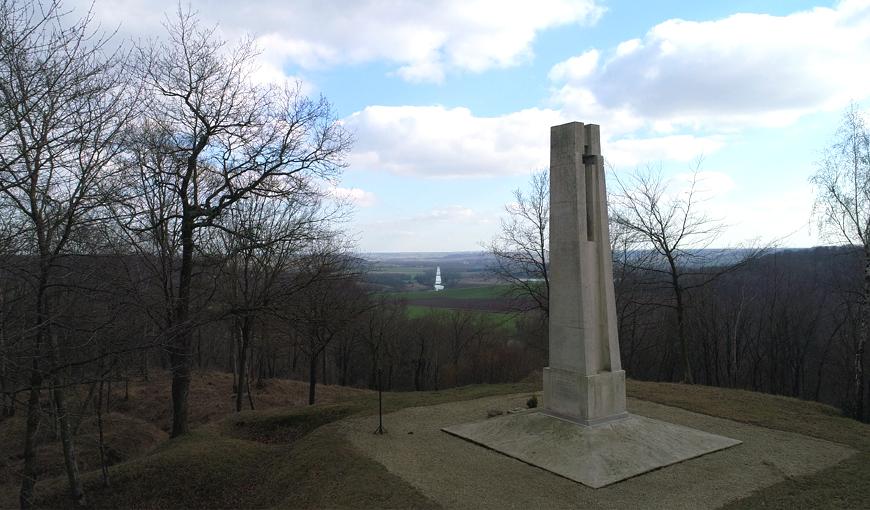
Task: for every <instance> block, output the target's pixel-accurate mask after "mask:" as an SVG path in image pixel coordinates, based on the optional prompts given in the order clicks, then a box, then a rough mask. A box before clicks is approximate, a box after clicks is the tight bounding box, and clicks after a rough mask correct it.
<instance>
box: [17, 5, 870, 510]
mask: <svg viewBox="0 0 870 510" xmlns="http://www.w3.org/2000/svg"><path fill="white" fill-rule="evenodd" d="M65 12H66V11H65V10H64V9H63V7H62V6H60V5H57V4H52V5H48V4H45V5H31V4H29V3H27V2H18V1H2V2H0V413H2V416H3V417H4V418H11V417H13V416H14V417H19V418H20V417H22V416H23V417H25V418H26V427H25V430H24V437H23V439H22V442H21V444H22V445H23V451H21V452H18V453H16V454H15V458H16V459H19V460H20V462H21V472H20V478H21V505H22V507H27V506H28V505H29V502H30V501H31V498H32V495H33V490H34V484H35V483H36V481H37V479H38V473H39V471H40V467H39V465H38V459H37V456H36V454H35V452H36V449H37V447H38V441H39V437H40V434H39V431H40V429H41V428H43V429H44V428H45V427H49V428H51V429H52V430H54V431H56V434H57V435H58V436H59V437H60V438H61V443H62V455H63V457H64V461H65V466H66V474H67V478H68V481H69V485H70V487H71V491H72V494H73V498H74V499H81V498H84V492H83V488H82V485H81V481H80V474H79V472H78V467H77V466H78V464H77V460H76V451H77V450H76V434H77V430H78V428H79V424H80V423H81V422H82V420H84V419H85V418H88V417H92V416H97V417H98V418H99V417H100V416H101V415H102V413H105V412H106V411H107V408H108V407H109V405H110V403H109V402H108V398H107V397H106V395H108V394H109V393H108V392H109V391H110V388H111V387H112V386H114V388H115V389H116V390H117V389H118V388H120V387H123V386H124V385H126V384H128V383H129V382H130V381H131V380H142V379H147V378H148V377H150V376H151V374H153V372H154V371H156V370H161V371H168V372H169V373H170V374H171V381H172V383H171V405H172V410H171V411H172V413H171V416H172V422H171V430H170V432H171V434H172V435H173V436H179V435H183V434H185V433H187V432H188V431H189V429H190V420H189V418H188V416H189V405H188V395H189V387H190V380H191V373H192V371H194V370H205V369H207V370H217V371H222V372H226V373H231V374H233V381H234V384H233V393H232V395H227V398H232V399H233V402H234V406H235V409H236V410H242V409H246V408H256V406H257V402H256V399H255V397H254V395H253V394H252V392H251V391H250V388H252V387H255V386H257V385H263V384H266V381H268V380H269V379H274V378H293V379H299V380H304V381H307V382H308V383H309V403H311V404H313V403H316V402H317V401H318V400H317V398H318V395H317V385H318V384H321V383H329V384H340V385H353V386H359V387H369V388H375V387H377V386H378V384H381V385H382V386H383V388H384V389H385V390H393V391H398V390H402V391H404V390H431V389H439V388H445V387H449V386H457V385H465V384H471V383H497V382H511V381H518V380H521V379H524V378H526V377H530V376H534V373H535V371H536V370H537V369H540V368H541V367H542V366H544V365H545V364H546V359H547V352H546V345H547V338H546V330H547V327H546V311H547V308H546V298H547V293H546V289H547V286H546V283H547V276H546V257H545V253H546V228H547V225H546V217H547V210H546V209H547V197H546V196H545V195H546V190H547V185H548V184H547V183H546V179H545V177H543V176H538V177H536V179H535V180H534V181H533V183H532V184H533V185H532V188H531V189H530V190H526V191H522V192H518V193H519V195H518V197H516V198H518V200H516V203H517V204H519V206H520V207H521V208H520V209H517V207H516V206H512V207H511V208H509V210H508V213H509V215H508V217H509V218H512V219H510V220H508V221H506V223H505V224H504V225H503V234H504V235H503V236H501V237H500V238H499V239H498V240H496V241H494V242H493V244H492V246H491V250H490V251H491V252H492V253H493V255H494V258H493V260H494V261H495V262H494V265H493V267H492V268H491V269H492V271H493V272H494V273H495V274H496V275H497V276H499V277H501V278H502V279H503V280H504V281H505V282H506V283H508V284H511V285H513V293H512V295H511V296H508V297H505V300H506V302H509V303H513V304H516V305H517V310H516V316H515V318H514V320H512V321H511V322H510V323H508V324H496V323H493V321H492V320H491V318H488V317H487V316H486V314H484V313H480V312H479V311H474V310H468V309H464V310H462V309H456V310H447V311H444V312H443V313H435V314H429V315H426V316H422V317H414V316H411V315H409V314H408V313H407V309H406V303H405V302H404V301H403V299H402V298H401V295H400V294H387V293H379V292H372V291H371V289H370V287H369V286H367V284H366V282H365V267H366V265H365V264H364V261H363V260H361V259H360V258H359V257H357V256H356V255H355V254H354V253H353V246H352V244H351V243H350V242H348V240H347V239H346V237H345V234H344V232H343V231H342V226H343V223H342V222H343V220H344V219H345V218H346V216H347V215H348V214H350V209H349V208H348V207H347V205H346V204H344V203H342V202H341V201H340V200H337V199H336V198H335V197H334V196H333V195H331V194H330V192H329V189H330V186H331V185H332V184H333V183H334V182H335V179H337V178H338V177H339V176H340V174H341V171H342V168H343V167H344V166H345V162H346V156H347V154H348V152H349V151H350V150H351V148H352V142H353V140H352V136H351V134H350V133H347V132H345V131H344V129H343V127H342V125H341V123H340V122H338V121H337V118H336V116H335V115H334V114H333V112H332V111H331V110H330V104H329V103H328V102H327V101H326V99H324V98H309V97H306V96H305V95H304V94H303V93H302V91H301V88H300V87H299V86H298V85H293V84H284V85H281V86H275V85H262V84H259V83H258V82H256V81H254V80H253V79H252V77H251V73H252V65H253V57H254V56H255V54H256V49H255V48H254V47H253V46H252V44H251V42H250V41H241V42H227V41H222V40H220V39H219V38H218V36H217V34H216V32H215V31H214V30H212V29H211V28H209V27H204V26H202V25H200V24H199V23H198V22H197V19H196V17H195V16H194V15H193V14H190V13H188V12H186V11H184V10H181V11H180V12H178V13H176V14H174V15H172V16H170V17H169V21H168V22H167V25H166V32H165V33H164V34H162V36H161V38H160V39H159V40H157V42H152V43H148V44H139V45H135V46H132V47H131V46H129V45H127V44H126V43H124V44H121V43H120V42H118V41H115V40H113V39H112V38H111V37H109V36H107V35H106V34H104V33H102V32H100V31H99V30H98V29H97V28H95V27H94V26H93V24H92V23H90V20H89V19H88V18H85V19H71V18H70V16H69V15H67V14H65ZM851 115H852V117H850V118H851V119H852V121H853V125H852V131H851V132H850V133H851V135H853V138H849V139H848V140H850V141H851V142H850V143H853V144H852V145H851V146H849V147H846V146H843V147H839V149H844V148H845V149H850V148H851V150H852V151H853V152H852V156H853V159H852V160H851V162H852V163H854V167H853V168H854V170H855V175H856V176H860V177H861V178H862V179H864V180H863V183H862V185H861V186H859V188H860V189H863V193H865V194H866V193H867V189H868V188H870V175H868V174H870V171H868V168H867V167H868V166H870V159H868V157H867V130H866V128H865V127H864V125H863V121H862V120H861V119H860V115H858V114H857V113H856V112H851ZM856 123H857V124H856ZM847 134H848V133H847ZM861 136H863V138H861ZM862 144H863V145H862ZM835 149H836V148H835ZM839 149H838V150H839ZM862 151H863V152H862ZM846 152H848V150H847V151H846ZM835 153H837V151H836V150H835V151H833V152H832V156H831V158H832V159H831V160H830V161H829V162H828V165H829V166H827V167H825V168H826V169H828V170H830V171H835V170H836V169H837V168H840V167H839V166H838V165H839V164H840V162H839V160H836V157H837V156H836V154H835ZM839 153H843V150H840V151H839ZM862 158H863V159H862ZM847 166H848V165H847ZM823 170H824V169H823ZM636 177H637V180H636V181H631V182H629V180H626V181H625V182H619V183H612V184H613V185H614V189H615V190H616V192H614V196H613V197H612V198H613V206H612V211H611V212H612V213H613V218H612V227H611V229H612V235H613V247H614V253H615V254H616V255H615V264H614V267H615V272H616V274H615V278H616V287H617V307H618V314H619V319H620V331H619V333H620V341H621V348H622V357H623V358H622V359H623V364H624V366H625V368H626V370H627V372H628V374H629V376H630V377H633V378H639V379H653V380H660V381H683V382H689V383H696V384H709V385H717V386H727V387H734V388H745V389H749V390H755V391H764V392H771V393H777V394H783V395H789V396H794V397H797V398H802V399H811V400H818V401H822V402H827V403H831V404H834V405H836V406H838V407H840V408H842V409H843V410H844V412H845V413H846V414H848V415H850V416H853V417H856V418H859V419H864V420H867V419H868V411H867V410H868V408H870V404H868V401H867V400H868V399H867V395H868V391H867V389H866V386H867V382H866V380H865V379H866V377H865V376H864V373H865V372H866V365H867V362H866V359H865V358H864V356H863V352H864V349H865V347H864V345H865V344H866V337H867V327H868V326H867V323H866V318H867V317H868V313H867V307H868V299H867V297H868V293H870V269H868V267H870V266H868V265H867V260H868V258H870V248H868V246H870V242H868V240H867V239H868V238H867V236H866V235H865V234H866V233H867V231H868V229H867V228H866V226H867V218H868V215H870V201H868V200H867V197H866V196H865V197H863V198H859V199H857V200H855V201H853V202H848V203H845V204H843V207H841V208H840V209H838V208H837V200H838V196H839V195H837V192H838V189H837V185H838V184H837V183H838V182H840V181H837V180H836V179H831V178H830V174H825V173H824V172H823V171H820V173H819V177H818V183H817V184H818V185H819V189H820V204H819V214H820V217H821V220H820V221H821V222H822V223H824V222H825V219H827V220H831V221H828V222H827V224H828V225H829V226H830V225H833V227H834V230H835V231H836V230H837V224H836V220H837V219H840V220H842V218H843V213H842V211H843V210H845V211H846V216H848V213H851V212H854V216H855V221H854V222H853V223H854V224H855V225H857V227H856V228H857V232H859V233H860V235H852V234H854V233H855V230H854V229H853V227H854V225H850V224H848V222H847V223H841V225H840V226H841V227H842V228H840V231H841V233H844V234H845V235H844V236H840V238H837V237H836V236H835V235H834V236H833V237H832V239H835V241H836V244H838V245H845V246H841V247H837V248H817V249H812V250H790V251H789V250H785V251H784V250H778V249H776V248H775V247H772V246H765V247H755V248H745V247H744V248H743V249H740V250H732V251H729V252H728V253H729V255H728V256H727V257H722V256H721V255H722V254H721V253H718V252H716V251H715V250H709V246H710V245H711V244H714V243H715V240H716V238H717V235H718V234H720V233H721V231H722V229H724V228H725V227H724V226H722V225H721V224H719V223H716V222H715V221H714V220H711V219H709V218H706V217H704V216H703V215H700V214H698V213H696V210H695V209H694V208H693V203H692V201H691V200H692V198H691V197H692V195H691V194H689V195H679V197H681V198H679V199H678V200H682V202H680V201H678V202H668V200H669V198H668V196H669V195H667V194H665V193H662V191H663V189H664V188H662V186H665V185H666V184H665V183H663V182H662V181H659V180H656V176H655V175H654V174H649V173H647V174H638V175H637V176H636ZM826 186H827V188H826ZM825 190H827V192H828V194H827V195H826V194H825ZM687 197H688V198H687ZM508 198H509V197H506V199H508ZM523 206H528V207H525V208H522V207H523ZM826 207H828V208H829V209H826ZM847 219H848V218H847ZM850 229H851V230H850ZM834 234H836V232H834ZM850 235H851V237H850ZM735 254H737V255H735ZM379 374H380V377H379ZM379 379H380V383H379ZM7 456H9V457H12V454H10V453H9V452H7V451H5V447H4V451H3V457H7ZM107 462H108V461H107Z"/></svg>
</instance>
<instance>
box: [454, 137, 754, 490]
mask: <svg viewBox="0 0 870 510" xmlns="http://www.w3.org/2000/svg"><path fill="white" fill-rule="evenodd" d="M606 198H607V194H606V191H605V187H604V161H603V159H602V157H601V144H600V135H599V129H598V126H597V125H594V124H588V125H583V124H581V123H579V122H572V123H570V124H563V125H561V126H555V127H553V128H551V130H550V270H549V281H550V366H548V367H547V368H545V369H544V406H543V409H541V408H535V409H530V410H528V411H527V412H518V413H509V414H507V415H504V416H498V417H495V418H488V419H486V420H484V421H476V422H470V423H459V424H456V425H451V426H448V427H444V429H442V430H444V431H445V432H447V433H448V434H452V435H454V436H456V437H460V438H462V439H465V440H467V441H471V442H473V443H475V444H479V445H483V446H486V447H487V448H489V449H491V450H495V451H497V452H500V453H503V454H505V455H508V456H510V457H514V458H516V459H519V460H521V461H523V462H525V463H527V464H531V465H533V466H537V467H539V468H541V469H545V470H547V471H550V472H553V473H556V474H558V475H560V476H563V477H566V478H569V479H571V480H575V481H577V482H580V483H583V484H585V485H588V486H589V487H594V488H599V487H605V486H607V485H610V484H613V483H617V482H620V481H622V480H625V479H628V478H631V477H634V476H638V475H640V474H642V473H646V472H648V471H653V470H656V469H660V468H663V467H665V466H668V465H670V464H675V463H677V462H682V461H685V460H688V459H692V458H695V457H699V456H701V455H707V454H710V453H713V452H717V451H720V450H724V449H726V448H730V447H732V446H734V445H737V444H740V441H738V440H735V439H730V438H727V437H722V436H718V435H715V434H710V433H707V432H703V431H700V430H695V429H692V428H689V427H685V426H682V425H678V424H673V423H667V422H663V421H659V420H655V419H652V418H648V417H646V416H638V415H636V414H632V415H629V414H627V413H626V409H625V372H623V371H622V366H621V363H620V360H619V339H618V338H617V327H616V300H615V297H614V294H613V267H612V266H613V262H612V260H611V253H610V232H608V226H607V225H608V223H607V199H606Z"/></svg>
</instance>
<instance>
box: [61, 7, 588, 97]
mask: <svg viewBox="0 0 870 510" xmlns="http://www.w3.org/2000/svg"><path fill="white" fill-rule="evenodd" d="M73 4H74V5H75V6H77V8H78V9H77V10H78V11H80V12H84V11H86V10H87V8H88V6H89V5H90V1H89V0H88V1H85V0H73ZM176 7H177V3H176V2H175V1H174V0H155V1H148V2H146V1H145V0H128V1H125V2H109V1H103V2H96V3H95V4H94V9H95V14H96V17H97V19H98V20H99V21H100V22H102V23H103V25H104V26H107V27H110V28H115V27H116V26H118V25H119V24H121V30H122V32H123V33H125V34H133V35H153V34H155V33H159V31H160V22H161V21H162V19H163V13H164V12H170V13H171V12H174V10H175V9H176ZM192 7H193V8H194V9H197V10H199V13H200V16H201V18H202V19H203V21H204V22H206V24H213V23H220V24H221V26H222V27H224V29H225V31H227V32H228V33H235V34H236V35H239V34H241V33H252V34H254V35H255V36H256V37H257V43H258V44H259V46H260V47H261V48H262V49H263V50H264V53H267V54H270V55H273V56H275V57H276V58H274V59H269V62H270V63H271V64H272V65H275V66H276V67H277V68H279V69H280V68H282V67H283V65H284V64H288V63H289V64H295V65H298V66H301V67H302V68H304V69H313V68H321V67H326V66H333V65H338V64H357V63H364V62H372V61H386V62H389V63H391V64H393V65H395V66H396V69H395V74H396V75H398V76H400V77H401V78H403V79H406V80H409V81H435V82H437V81H441V80H443V78H444V76H445V74H446V73H447V72H449V71H452V70H459V71H470V72H482V71H485V70H488V69H493V68H504V67H510V66H514V65H517V64H519V63H521V62H523V61H525V60H527V59H529V58H530V57H531V56H532V50H531V45H532V42H533V41H534V39H535V36H536V35H537V33H538V32H540V31H542V30H546V29H548V28H552V27H556V26H560V25H567V24H591V23H594V22H596V21H597V20H598V18H599V17H600V16H601V14H602V13H603V8H602V7H600V6H598V5H597V4H596V3H595V0H539V1H537V2H527V1H525V0H436V1H431V2H405V1H402V0H388V1H383V0H359V1H345V0H297V1H294V2H291V3H289V4H288V2H285V1H282V0H259V1H257V2H241V3H240V2H236V1H229V0H221V1H209V2H204V1H202V0H199V1H197V0H194V1H192Z"/></svg>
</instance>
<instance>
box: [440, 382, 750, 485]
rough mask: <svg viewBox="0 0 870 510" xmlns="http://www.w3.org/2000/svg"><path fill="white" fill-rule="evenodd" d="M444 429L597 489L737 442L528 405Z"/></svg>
mask: <svg viewBox="0 0 870 510" xmlns="http://www.w3.org/2000/svg"><path fill="white" fill-rule="evenodd" d="M545 380H546V379H545ZM442 430H443V431H444V432H447V433H448V434H451V435H454V436H457V437H460V438H462V439H466V440H468V441H471V442H473V443H476V444H479V445H481V446H485V447H487V448H490V449H492V450H495V451H497V452H499V453H503V454H505V455H507V456H509V457H513V458H515V459H518V460H521V461H523V462H525V463H527V464H531V465H532V466H536V467H539V468H541V469H544V470H547V471H550V472H552V473H555V474H557V475H560V476H563V477H565V478H568V479H570V480H574V481H575V482H580V483H582V484H584V485H587V486H589V487H592V488H595V489H597V488H599V487H604V486H607V485H610V484H613V483H616V482H619V481H622V480H625V479H626V478H631V477H633V476H637V475H640V474H642V473H646V472H647V471H652V470H654V469H658V468H661V467H664V466H668V465H670V464H675V463H677V462H682V461H684V460H688V459H691V458H694V457H699V456H701V455H705V454H708V453H712V452H715V451H718V450H723V449H725V448H729V447H731V446H735V445H738V444H740V441H737V440H736V439H729V438H727V437H722V436H717V435H715V434H709V433H707V432H701V431H700V430H695V429H691V428H688V427H683V426H680V425H674V424H671V423H665V422H662V421H658V420H653V419H651V418H645V417H643V416H637V415H628V416H627V417H626V418H625V419H620V420H616V421H611V422H608V423H604V424H600V425H593V426H585V425H580V424H577V423H574V422H572V421H568V420H565V419H561V418H558V417H555V416H552V415H549V414H546V412H540V411H526V412H522V413H517V414H509V415H505V416H500V417H498V418H491V419H488V420H486V421H481V422H476V423H466V424H462V425H453V426H450V427H445V428H444V429H442Z"/></svg>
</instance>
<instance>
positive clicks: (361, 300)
mask: <svg viewBox="0 0 870 510" xmlns="http://www.w3.org/2000/svg"><path fill="white" fill-rule="evenodd" d="M307 266H308V268H307V270H306V271H301V272H299V273H297V274H296V278H298V279H300V280H302V281H303V283H302V284H299V285H298V287H299V288H301V289H302V291H301V292H299V293H298V294H297V295H296V296H295V298H294V301H293V302H292V303H287V304H286V308H287V309H286V312H285V314H286V318H287V319H288V321H290V323H291V328H292V329H294V330H295V331H296V332H297V334H298V336H299V337H300V339H301V349H302V351H303V352H304V353H305V355H306V356H307V357H308V404H309V405H314V403H315V396H316V395H315V391H316V386H317V362H318V360H321V359H323V360H324V367H325V366H326V363H325V358H321V357H322V356H326V352H327V351H326V349H327V348H328V347H329V346H330V345H331V344H332V342H333V340H335V339H336V338H337V337H338V336H339V335H341V334H344V333H345V332H347V331H348V329H350V328H351V326H352V325H353V323H354V322H355V321H356V319H357V318H358V317H359V316H360V315H361V314H362V313H364V312H365V311H366V310H367V309H368V308H369V306H370V305H369V303H368V296H367V295H366V294H365V292H363V290H362V289H361V288H360V287H359V285H357V283H358V282H357V280H356V276H357V275H358V273H359V271H358V269H357V267H356V264H355V261H354V260H352V259H351V257H349V254H348V252H347V251H345V250H342V249H340V247H338V246H336V245H335V244H333V243H329V244H326V245H324V246H320V247H319V249H318V250H317V251H316V252H314V253H313V254H312V255H311V256H310V257H308V259H307ZM325 375H326V374H325V373H324V377H325Z"/></svg>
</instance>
